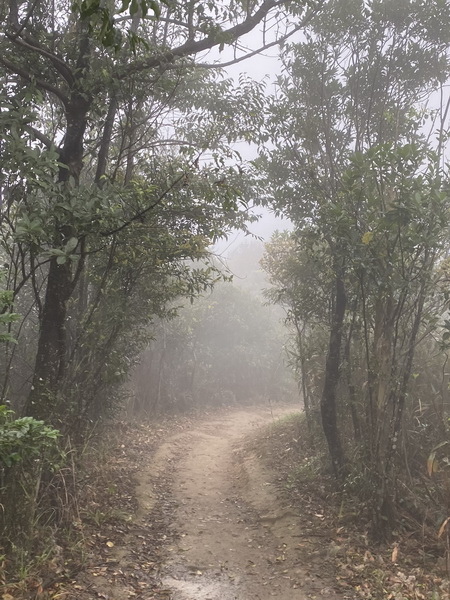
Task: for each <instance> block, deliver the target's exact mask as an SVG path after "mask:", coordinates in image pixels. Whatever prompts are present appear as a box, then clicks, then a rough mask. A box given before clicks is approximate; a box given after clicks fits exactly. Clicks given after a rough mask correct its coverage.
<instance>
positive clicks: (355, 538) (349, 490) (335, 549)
mask: <svg viewBox="0 0 450 600" xmlns="http://www.w3.org/2000/svg"><path fill="white" fill-rule="evenodd" d="M251 449H252V450H253V451H254V452H255V453H256V454H257V455H258V456H259V457H260V458H261V459H262V460H263V461H264V462H265V463H266V465H267V466H268V467H270V468H271V470H272V471H273V472H274V473H276V474H277V480H276V483H277V485H278V488H279V490H280V493H281V495H282V497H283V498H284V502H286V503H288V504H289V505H290V506H291V507H295V508H296V509H297V512H298V514H299V516H300V518H301V519H302V520H303V527H304V529H305V531H308V532H311V535H313V536H320V538H321V540H322V541H323V545H324V547H323V554H324V556H326V559H327V560H331V563H332V569H333V570H334V579H335V582H336V589H337V590H338V591H339V593H340V594H342V595H343V597H344V598H349V599H350V598H351V599H365V600H425V599H426V600H448V599H449V598H450V588H449V580H448V566H447V556H448V543H447V540H446V535H442V534H443V533H444V534H445V533H446V532H445V531H444V530H443V531H441V536H438V533H439V531H438V529H439V527H438V526H433V523H434V522H435V521H434V520H436V519H437V517H438V515H437V511H436V507H434V509H433V507H432V506H430V500H429V498H428V502H426V501H425V496H426V494H424V483H423V481H422V479H421V478H417V479H415V480H412V481H411V480H409V481H408V482H407V483H406V479H405V482H404V481H400V482H399V485H400V486H403V487H402V488H401V489H403V491H404V494H403V497H402V502H401V503H400V505H399V513H398V514H399V515H400V519H399V523H398V528H397V529H396V530H395V531H394V532H393V538H392V540H390V541H389V543H387V542H386V543H383V544H381V543H377V542H375V541H374V540H373V538H371V536H370V517H369V512H368V510H367V507H368V503H369V500H370V495H371V493H372V492H371V490H372V483H371V482H370V480H369V479H368V478H367V475H366V473H365V472H364V470H363V469H361V471H355V472H352V473H350V474H349V476H348V478H347V480H346V482H345V483H344V484H343V485H340V484H338V483H337V482H336V480H335V479H334V478H333V477H332V475H331V473H330V468H329V459H328V454H327V450H326V443H325V440H324V438H323V434H322V433H321V431H320V429H319V428H318V427H317V430H316V431H314V432H311V431H308V428H307V423H306V419H305V416H304V414H302V413H296V414H293V415H289V416H287V417H284V418H282V419H280V420H278V421H277V422H274V423H273V424H272V425H271V426H270V427H269V428H267V429H266V430H265V432H263V433H262V434H261V435H259V437H258V438H256V439H255V440H254V441H253V442H252V446H251ZM424 470H425V467H424ZM426 485H427V489H428V490H430V489H432V487H433V485H434V483H433V481H431V480H429V481H427V482H426ZM433 511H434V512H433ZM432 512H433V514H432ZM437 522H438V521H437ZM441 529H442V527H441Z"/></svg>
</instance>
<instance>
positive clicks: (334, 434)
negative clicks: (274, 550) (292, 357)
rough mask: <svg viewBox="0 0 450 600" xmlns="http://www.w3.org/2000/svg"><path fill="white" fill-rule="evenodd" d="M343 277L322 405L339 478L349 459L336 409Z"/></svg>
mask: <svg viewBox="0 0 450 600" xmlns="http://www.w3.org/2000/svg"><path fill="white" fill-rule="evenodd" d="M343 275H344V270H343V268H342V267H341V266H338V267H337V269H336V273H335V276H336V280H335V297H334V306H333V314H332V320H331V331H330V341H329V346H328V355H327V360H326V366H325V382H324V387H323V393H322V399H321V404H320V409H321V415H322V427H323V431H324V434H325V437H326V440H327V444H328V450H329V452H330V457H331V463H332V467H333V472H334V474H335V476H336V477H338V478H341V477H343V476H344V475H345V458H344V452H343V449H342V445H341V440H340V436H339V430H338V424H337V408H336V398H337V387H338V383H339V378H340V363H341V343H342V328H343V323H344V315H345V308H346V304H347V298H346V294H345V287H344V279H343Z"/></svg>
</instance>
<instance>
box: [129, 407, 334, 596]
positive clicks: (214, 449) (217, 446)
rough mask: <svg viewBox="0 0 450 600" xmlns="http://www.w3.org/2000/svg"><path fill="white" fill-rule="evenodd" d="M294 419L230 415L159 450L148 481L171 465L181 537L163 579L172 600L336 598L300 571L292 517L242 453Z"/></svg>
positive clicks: (264, 411) (266, 413) (260, 411)
mask: <svg viewBox="0 0 450 600" xmlns="http://www.w3.org/2000/svg"><path fill="white" fill-rule="evenodd" d="M292 412H295V409H294V408H292V407H288V408H286V407H284V408H279V407H277V408H274V409H273V411H272V409H271V408H270V407H267V408H252V409H248V410H231V411H229V412H227V413H226V414H223V415H221V416H219V417H216V418H214V419H211V420H209V421H207V422H203V423H201V424H200V425H198V426H196V427H195V428H194V429H193V430H191V431H189V432H188V433H185V434H182V435H177V436H174V437H173V438H171V439H169V440H167V442H166V443H165V444H163V445H162V446H161V447H160V449H159V451H158V452H157V454H156V456H155V459H154V460H153V467H152V473H149V474H148V475H150V478H149V480H148V482H149V483H151V477H152V476H154V475H155V474H157V473H158V472H159V473H161V471H162V470H164V469H165V468H166V465H167V464H168V463H169V464H172V469H173V471H172V481H173V488H172V497H173V499H174V500H175V503H176V506H177V508H176V510H175V520H174V527H175V528H176V530H177V531H178V533H179V537H178V540H177V542H176V543H174V544H173V545H172V546H170V547H169V548H168V559H167V561H166V563H165V564H164V566H163V568H162V578H163V583H164V585H165V587H166V588H168V589H169V590H171V591H172V594H171V597H172V598H173V600H266V599H269V598H274V597H275V598H278V599H279V600H306V599H307V598H316V599H320V598H323V599H325V598H326V599H330V598H335V597H336V596H335V593H334V591H333V590H332V589H331V588H330V587H327V586H326V584H325V582H324V581H323V580H322V579H319V578H318V577H317V575H313V574H312V573H309V572H308V568H307V565H304V564H302V560H301V558H300V553H299V551H298V549H299V545H300V543H301V532H300V531H299V527H300V522H299V520H298V519H297V517H296V514H295V512H294V511H293V510H292V509H288V508H283V507H282V506H281V505H280V501H279V499H278V497H277V491H276V488H275V487H274V486H273V485H272V484H271V483H270V479H271V474H269V473H267V472H265V470H264V468H263V467H262V465H261V464H260V463H259V461H258V460H257V457H255V456H253V455H251V454H249V453H248V451H246V452H244V451H243V447H242V445H243V444H244V443H245V441H246V440H247V439H248V438H249V436H252V434H253V433H254V432H256V431H257V430H258V429H259V428H260V427H262V426H267V425H268V424H270V423H271V422H272V421H273V420H274V419H276V418H277V417H279V416H283V415H286V414H288V413H292ZM173 465H175V466H173ZM146 486H147V484H146V483H143V484H142V486H141V493H140V503H141V506H142V507H143V509H144V510H145V509H146V508H147V509H148V508H149V507H150V504H151V502H150V503H149V498H151V490H149V489H148V488H147V487H146ZM296 549H297V550H296Z"/></svg>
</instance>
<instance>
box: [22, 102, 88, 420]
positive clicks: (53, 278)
mask: <svg viewBox="0 0 450 600" xmlns="http://www.w3.org/2000/svg"><path fill="white" fill-rule="evenodd" d="M89 106H90V103H89V100H87V99H86V98H85V97H82V96H81V95H80V94H79V93H78V92H77V91H75V92H74V93H73V96H72V99H71V102H70V103H69V105H68V106H67V107H66V109H67V110H66V120H67V126H66V135H65V138H64V144H63V147H62V149H61V152H60V165H61V166H60V169H59V176H58V182H59V183H60V184H61V185H62V186H63V187H64V185H65V184H68V183H69V181H70V180H71V179H72V181H73V182H74V184H75V185H78V183H79V177H80V173H81V169H82V158H83V138H84V133H85V130H86V125H87V113H88V110H89ZM73 236H76V232H75V231H73V229H72V228H71V227H70V226H69V225H67V224H66V223H59V226H58V229H57V232H56V235H55V239H54V240H53V243H54V246H55V247H56V248H57V247H61V246H64V245H65V243H67V241H68V240H69V239H70V237H73ZM82 269H83V261H82V259H81V260H80V261H79V263H78V267H77V271H76V273H75V275H74V274H73V273H72V267H71V262H70V261H67V262H65V263H64V264H58V262H57V259H56V257H54V258H52V260H51V261H50V265H49V272H48V277H47V288H46V292H45V298H44V302H43V307H42V319H41V323H40V328H39V337H38V346H37V354H36V362H35V367H34V374H33V381H32V387H31V392H30V394H29V397H28V400H27V404H26V407H25V412H26V414H28V415H30V416H34V417H37V418H39V419H44V420H47V421H52V420H53V421H55V419H56V420H58V419H59V418H61V417H62V415H58V412H59V411H58V404H59V399H58V391H59V384H60V382H61V380H62V378H63V376H64V373H65V367H66V346H67V339H66V329H65V325H66V315H67V302H68V300H69V298H70V297H71V295H72V293H73V291H74V288H75V285H76V280H77V277H78V276H79V274H80V273H81V271H82Z"/></svg>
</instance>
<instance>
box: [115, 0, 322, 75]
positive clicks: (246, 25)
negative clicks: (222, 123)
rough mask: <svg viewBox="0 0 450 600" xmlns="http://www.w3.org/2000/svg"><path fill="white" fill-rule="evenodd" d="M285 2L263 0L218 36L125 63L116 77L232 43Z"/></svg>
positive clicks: (281, 0) (213, 35) (282, 0)
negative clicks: (236, 23)
mask: <svg viewBox="0 0 450 600" xmlns="http://www.w3.org/2000/svg"><path fill="white" fill-rule="evenodd" d="M324 1H325V0H322V1H321V3H320V5H321V4H322V3H323V2H324ZM285 3H286V2H285V0H278V1H275V0H264V2H263V3H262V4H261V6H260V7H259V9H258V10H257V11H256V12H255V13H254V14H253V15H250V16H249V17H247V18H246V19H245V20H244V21H242V22H241V23H239V24H238V25H234V26H233V27H230V28H229V29H224V30H223V31H221V32H220V36H217V34H211V35H209V36H207V37H205V38H204V39H202V40H197V41H196V40H189V41H187V42H185V43H184V44H182V45H181V46H178V48H174V49H173V50H168V51H167V52H163V53H161V54H160V55H157V56H153V57H152V58H149V59H147V60H145V61H141V62H137V63H135V64H129V65H127V67H126V69H125V70H124V71H123V72H121V73H118V74H117V77H118V78H119V79H124V78H126V77H129V76H130V75H132V74H134V73H139V72H141V71H143V70H145V69H151V68H154V67H159V66H161V65H165V64H167V63H171V62H173V61H174V60H175V59H176V58H178V57H179V58H182V57H185V56H190V55H192V54H197V53H199V52H203V51H204V50H210V49H211V48H214V47H215V46H218V45H219V44H221V43H223V42H224V40H226V43H227V44H229V43H232V42H234V41H236V40H237V39H238V38H240V37H241V36H243V35H245V34H246V33H249V32H250V31H252V30H253V29H254V28H255V27H256V26H257V25H258V24H259V23H261V21H262V20H263V19H264V18H265V17H266V15H267V14H268V13H269V12H270V11H271V10H272V9H273V8H276V7H278V6H281V5H283V4H285ZM317 10H318V9H317Z"/></svg>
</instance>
